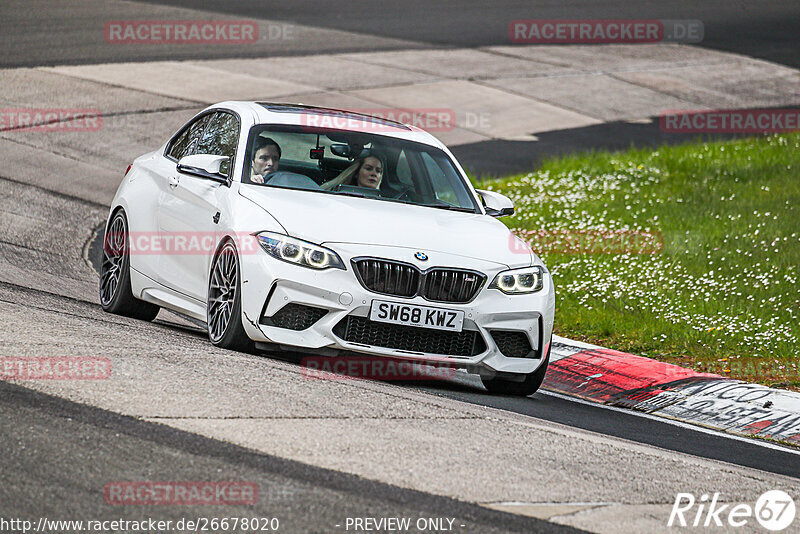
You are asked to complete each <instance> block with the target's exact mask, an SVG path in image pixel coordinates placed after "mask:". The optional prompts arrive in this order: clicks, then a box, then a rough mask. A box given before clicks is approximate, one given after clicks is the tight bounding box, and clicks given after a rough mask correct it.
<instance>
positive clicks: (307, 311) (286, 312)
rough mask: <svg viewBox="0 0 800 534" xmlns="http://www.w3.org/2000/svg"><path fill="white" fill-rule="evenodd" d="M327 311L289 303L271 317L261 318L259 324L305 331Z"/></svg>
mask: <svg viewBox="0 0 800 534" xmlns="http://www.w3.org/2000/svg"><path fill="white" fill-rule="evenodd" d="M327 313H328V310H325V309H323V308H315V307H314V306H306V305H304V304H295V303H290V304H287V305H286V306H284V307H283V308H281V309H280V310H278V311H277V312H275V315H273V316H272V317H262V318H261V324H265V325H267V326H277V327H278V328H286V329H287V330H305V329H306V328H309V327H311V325H313V324H314V323H316V322H317V321H319V320H320V319H322V317H324V316H325V314H327Z"/></svg>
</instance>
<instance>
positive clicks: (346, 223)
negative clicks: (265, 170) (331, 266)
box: [240, 185, 531, 267]
mask: <svg viewBox="0 0 800 534" xmlns="http://www.w3.org/2000/svg"><path fill="white" fill-rule="evenodd" d="M240 194H241V195H242V196H244V197H245V198H248V199H250V200H252V201H253V202H255V203H256V204H258V205H259V206H261V207H262V208H263V209H264V210H266V211H267V212H269V213H270V215H272V216H273V217H274V218H275V219H276V220H277V221H278V222H279V223H280V224H281V225H282V226H283V227H284V228H285V229H286V231H287V232H288V233H289V235H291V236H294V237H297V238H299V239H304V240H306V241H310V242H312V243H318V244H326V243H327V244H331V243H357V244H372V245H382V246H390V247H404V248H414V249H419V250H420V251H423V252H425V251H428V252H431V251H436V252H443V253H446V254H453V255H458V256H464V257H467V258H475V259H480V260H484V261H490V262H493V263H497V264H501V265H507V266H509V267H520V266H526V265H530V264H531V254H530V249H528V248H527V247H525V246H524V244H521V243H520V242H519V240H518V239H517V238H516V237H515V236H514V234H512V233H511V232H510V231H509V229H508V228H507V227H506V226H505V225H504V224H503V223H501V222H500V221H498V220H496V219H494V218H492V217H490V216H488V215H480V214H472V213H462V212H457V211H447V210H442V209H436V208H426V207H422V206H413V205H410V204H401V203H395V202H387V201H381V200H376V199H368V198H356V197H346V196H337V195H334V194H327V193H319V192H311V191H298V190H288V189H280V188H271V187H260V186H248V185H245V186H243V187H242V188H241V189H240Z"/></svg>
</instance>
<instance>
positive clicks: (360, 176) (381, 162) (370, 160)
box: [322, 152, 386, 191]
mask: <svg viewBox="0 0 800 534" xmlns="http://www.w3.org/2000/svg"><path fill="white" fill-rule="evenodd" d="M385 169H386V160H385V159H384V158H383V156H382V155H380V154H378V153H375V152H371V153H369V154H367V155H365V156H362V157H361V158H359V159H357V160H356V161H355V162H354V163H353V164H352V165H350V166H349V167H348V168H346V169H345V170H343V171H342V172H341V174H339V176H337V177H336V178H334V179H333V180H331V181H329V182H326V183H324V184H322V188H323V189H327V190H328V191H332V190H333V189H336V187H337V186H339V185H356V186H359V187H369V188H372V189H378V188H379V187H380V186H381V181H382V180H383V173H384V172H385Z"/></svg>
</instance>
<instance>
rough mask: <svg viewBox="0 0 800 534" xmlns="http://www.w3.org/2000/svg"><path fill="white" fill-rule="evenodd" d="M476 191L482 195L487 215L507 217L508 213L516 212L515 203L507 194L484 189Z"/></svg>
mask: <svg viewBox="0 0 800 534" xmlns="http://www.w3.org/2000/svg"><path fill="white" fill-rule="evenodd" d="M475 191H476V192H477V193H478V194H479V195H480V196H481V200H483V205H484V206H485V207H486V214H487V215H491V216H492V217H505V216H506V215H513V214H514V203H513V202H511V199H510V198H508V197H507V196H505V195H501V194H500V193H495V192H494V191H486V190H484V189H476V190H475Z"/></svg>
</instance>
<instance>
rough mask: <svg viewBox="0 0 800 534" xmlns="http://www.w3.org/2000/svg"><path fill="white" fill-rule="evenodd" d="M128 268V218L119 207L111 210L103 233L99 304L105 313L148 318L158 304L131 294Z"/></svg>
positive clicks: (155, 311) (153, 316)
mask: <svg viewBox="0 0 800 534" xmlns="http://www.w3.org/2000/svg"><path fill="white" fill-rule="evenodd" d="M130 268H131V262H130V247H129V244H128V220H127V218H126V217H125V212H124V211H123V210H119V211H117V212H116V213H114V216H113V217H112V218H111V222H110V223H109V224H108V226H107V227H106V232H105V234H104V235H103V263H102V264H101V266H100V306H102V308H103V310H105V311H107V312H109V313H115V314H117V315H125V316H126V317H133V318H135V319H143V320H145V321H152V320H153V319H155V317H156V315H158V309H159V307H158V306H156V305H155V304H151V303H149V302H145V301H143V300H139V299H137V298H136V297H134V296H133V292H132V291H131V271H130Z"/></svg>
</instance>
